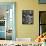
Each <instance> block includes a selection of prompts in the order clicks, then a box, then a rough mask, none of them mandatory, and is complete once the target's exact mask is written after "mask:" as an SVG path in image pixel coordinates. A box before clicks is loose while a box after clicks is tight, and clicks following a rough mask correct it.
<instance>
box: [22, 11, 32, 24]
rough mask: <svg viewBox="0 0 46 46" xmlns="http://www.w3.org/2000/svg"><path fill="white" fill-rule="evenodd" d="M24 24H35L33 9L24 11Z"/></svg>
mask: <svg viewBox="0 0 46 46" xmlns="http://www.w3.org/2000/svg"><path fill="white" fill-rule="evenodd" d="M22 24H33V11H32V10H23V11H22Z"/></svg>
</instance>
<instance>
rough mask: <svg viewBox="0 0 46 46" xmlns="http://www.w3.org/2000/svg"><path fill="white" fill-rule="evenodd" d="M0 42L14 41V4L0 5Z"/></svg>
mask: <svg viewBox="0 0 46 46" xmlns="http://www.w3.org/2000/svg"><path fill="white" fill-rule="evenodd" d="M0 40H15V2H2V3H0Z"/></svg>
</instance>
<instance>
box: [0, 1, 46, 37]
mask: <svg viewBox="0 0 46 46" xmlns="http://www.w3.org/2000/svg"><path fill="white" fill-rule="evenodd" d="M0 2H16V37H17V38H25V37H26V38H36V37H37V36H38V33H39V10H46V5H42V4H38V0H3V1H2V0H1V1H0ZM24 9H26V10H33V11H34V15H33V16H34V24H32V25H23V24H22V10H24Z"/></svg>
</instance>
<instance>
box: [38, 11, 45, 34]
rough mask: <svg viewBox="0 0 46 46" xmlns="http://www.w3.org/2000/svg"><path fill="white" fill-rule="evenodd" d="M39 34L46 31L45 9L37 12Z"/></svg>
mask: <svg viewBox="0 0 46 46" xmlns="http://www.w3.org/2000/svg"><path fill="white" fill-rule="evenodd" d="M39 29H40V31H39V35H40V34H42V33H44V32H46V11H40V12H39Z"/></svg>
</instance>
